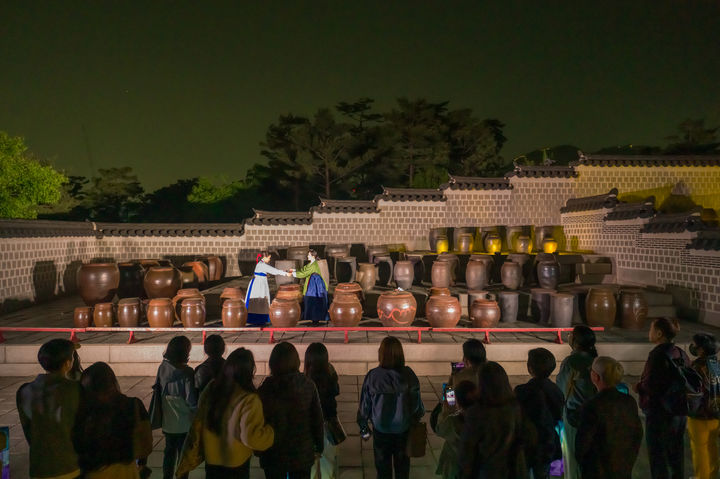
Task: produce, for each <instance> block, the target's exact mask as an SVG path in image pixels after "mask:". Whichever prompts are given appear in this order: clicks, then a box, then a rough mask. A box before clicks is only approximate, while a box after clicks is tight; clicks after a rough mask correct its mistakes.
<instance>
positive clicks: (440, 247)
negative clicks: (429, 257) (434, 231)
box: [435, 238, 450, 254]
mask: <svg viewBox="0 0 720 479" xmlns="http://www.w3.org/2000/svg"><path fill="white" fill-rule="evenodd" d="M449 249H450V244H449V243H448V240H447V238H443V239H439V240H437V242H436V243H435V252H436V253H437V254H440V253H447V252H448V250H449Z"/></svg>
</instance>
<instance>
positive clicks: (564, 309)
mask: <svg viewBox="0 0 720 479" xmlns="http://www.w3.org/2000/svg"><path fill="white" fill-rule="evenodd" d="M574 303H575V296H574V295H572V294H570V293H551V294H550V325H551V326H552V327H553V328H569V327H570V326H572V318H573V311H574V309H575V306H574Z"/></svg>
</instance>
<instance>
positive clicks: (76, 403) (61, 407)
mask: <svg viewBox="0 0 720 479" xmlns="http://www.w3.org/2000/svg"><path fill="white" fill-rule="evenodd" d="M16 400H17V410H18V415H19V416H20V424H21V425H22V429H23V432H24V433H25V439H27V442H28V444H29V445H30V476H31V477H52V476H60V475H63V474H70V473H72V472H74V471H77V473H78V475H79V474H80V467H79V465H78V457H77V455H76V454H75V448H74V447H73V443H72V431H73V428H74V426H75V420H76V417H77V412H78V410H79V408H80V403H81V389H80V383H78V382H76V381H71V380H70V379H67V378H65V377H63V376H61V375H59V374H41V375H39V376H38V377H37V378H35V380H34V381H33V382H31V383H26V384H23V385H22V386H20V389H18V392H17V396H16Z"/></svg>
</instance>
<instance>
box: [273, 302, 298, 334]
mask: <svg viewBox="0 0 720 479" xmlns="http://www.w3.org/2000/svg"><path fill="white" fill-rule="evenodd" d="M300 314H301V310H300V303H298V302H297V301H295V300H291V299H281V298H275V299H274V300H273V302H272V303H271V304H270V322H271V323H272V325H273V327H275V328H294V327H295V326H297V324H298V321H300Z"/></svg>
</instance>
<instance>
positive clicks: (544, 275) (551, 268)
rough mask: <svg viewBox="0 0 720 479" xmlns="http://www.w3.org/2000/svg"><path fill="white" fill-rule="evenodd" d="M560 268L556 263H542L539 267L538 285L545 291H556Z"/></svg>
mask: <svg viewBox="0 0 720 479" xmlns="http://www.w3.org/2000/svg"><path fill="white" fill-rule="evenodd" d="M559 274H560V267H559V266H558V264H557V263H556V262H555V261H541V262H539V263H538V265H537V277H538V284H539V285H540V287H541V288H544V289H555V288H556V287H557V284H558V275H559Z"/></svg>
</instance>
